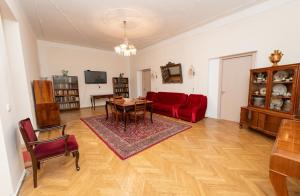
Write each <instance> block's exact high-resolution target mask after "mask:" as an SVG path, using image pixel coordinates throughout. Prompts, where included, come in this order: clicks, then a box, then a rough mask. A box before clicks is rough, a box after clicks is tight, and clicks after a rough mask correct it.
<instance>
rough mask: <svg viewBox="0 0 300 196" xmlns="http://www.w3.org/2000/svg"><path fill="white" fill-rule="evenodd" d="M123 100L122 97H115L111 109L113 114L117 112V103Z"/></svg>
mask: <svg viewBox="0 0 300 196" xmlns="http://www.w3.org/2000/svg"><path fill="white" fill-rule="evenodd" d="M122 100H123V97H122V96H114V97H113V98H112V103H113V104H110V109H111V112H112V113H115V112H117V104H116V103H117V102H121V101H122Z"/></svg>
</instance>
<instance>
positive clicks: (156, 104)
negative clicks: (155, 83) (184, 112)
mask: <svg viewBox="0 0 300 196" xmlns="http://www.w3.org/2000/svg"><path fill="white" fill-rule="evenodd" d="M149 96H150V95H149ZM152 97H153V100H152V101H153V105H152V107H153V112H155V113H159V114H163V115H166V116H171V117H176V111H177V110H178V108H179V107H180V106H181V105H183V104H184V103H185V102H186V100H187V97H188V96H187V95H186V94H184V93H171V92H158V93H156V94H155V95H153V94H152Z"/></svg>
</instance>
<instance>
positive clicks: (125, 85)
mask: <svg viewBox="0 0 300 196" xmlns="http://www.w3.org/2000/svg"><path fill="white" fill-rule="evenodd" d="M123 87H128V84H115V88H123Z"/></svg>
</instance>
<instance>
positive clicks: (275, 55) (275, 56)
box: [269, 50, 283, 66]
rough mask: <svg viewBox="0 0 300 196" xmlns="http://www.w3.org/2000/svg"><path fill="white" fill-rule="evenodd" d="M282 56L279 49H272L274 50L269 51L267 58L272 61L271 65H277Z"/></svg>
mask: <svg viewBox="0 0 300 196" xmlns="http://www.w3.org/2000/svg"><path fill="white" fill-rule="evenodd" d="M282 56H283V53H282V52H281V51H280V50H274V52H273V53H271V55H270V56H269V59H270V61H271V63H273V66H276V65H278V63H279V62H280V60H281V58H282Z"/></svg>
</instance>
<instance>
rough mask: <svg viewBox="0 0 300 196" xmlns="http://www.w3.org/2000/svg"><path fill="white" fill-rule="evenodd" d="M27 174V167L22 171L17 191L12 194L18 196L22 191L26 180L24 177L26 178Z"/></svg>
mask: <svg viewBox="0 0 300 196" xmlns="http://www.w3.org/2000/svg"><path fill="white" fill-rule="evenodd" d="M25 174H26V169H24V170H23V172H22V175H21V177H20V179H19V182H18V184H17V190H16V192H15V193H13V194H12V195H13V196H18V195H19V191H20V189H21V186H22V184H23V181H24V178H25Z"/></svg>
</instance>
